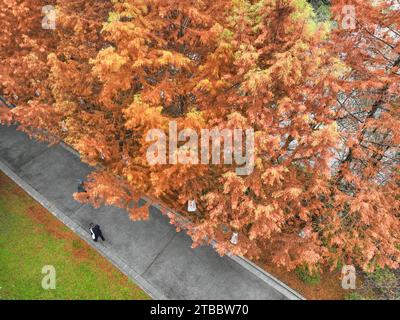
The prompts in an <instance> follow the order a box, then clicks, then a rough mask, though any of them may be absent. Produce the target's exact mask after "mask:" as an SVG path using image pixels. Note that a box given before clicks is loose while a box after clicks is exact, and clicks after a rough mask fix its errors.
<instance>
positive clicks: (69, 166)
mask: <svg viewBox="0 0 400 320" xmlns="http://www.w3.org/2000/svg"><path fill="white" fill-rule="evenodd" d="M0 170H2V171H4V172H5V173H6V174H8V175H9V176H10V177H12V178H13V179H14V181H16V182H17V183H18V184H19V185H20V186H22V187H23V188H24V189H25V190H26V191H27V192H28V193H30V194H31V196H33V197H34V198H35V199H36V200H38V201H39V202H40V203H41V204H42V205H44V206H45V207H46V208H47V209H49V210H50V211H51V212H52V213H53V214H54V215H56V216H57V217H58V218H59V219H60V220H62V221H63V222H64V223H65V224H66V225H67V226H69V227H70V228H71V229H73V230H74V231H75V232H76V233H77V234H79V235H80V236H81V237H82V238H84V239H85V240H86V241H88V242H89V243H90V244H91V245H92V246H93V247H95V248H96V249H97V250H98V251H99V252H100V253H101V254H103V255H104V256H105V257H107V258H108V259H109V260H110V261H111V262H112V263H114V264H115V265H116V266H117V267H118V268H120V269H121V271H123V272H124V273H125V274H127V275H128V276H130V277H131V278H132V279H133V280H134V281H135V282H137V283H138V284H139V285H140V286H141V287H142V288H144V289H145V290H146V291H147V292H148V293H149V294H150V295H151V296H152V297H153V298H156V299H221V300H230V299H301V298H302V297H301V296H300V295H298V294H297V293H296V292H294V291H293V290H291V289H290V288H288V287H287V286H285V285H284V284H283V283H281V282H279V280H277V279H275V278H273V277H272V276H270V275H269V274H267V273H265V272H264V271H262V270H261V269H259V268H257V267H256V266H254V265H252V264H251V263H249V262H248V261H247V260H245V259H243V258H240V257H227V256H225V257H222V258H221V257H220V256H219V255H218V254H217V253H216V252H215V251H214V250H213V248H212V247H209V246H202V247H200V248H197V249H191V240H190V238H189V237H188V236H187V235H186V234H185V233H184V232H181V233H177V232H176V231H175V228H174V227H173V226H171V225H170V224H169V221H168V219H167V218H166V217H165V216H163V215H162V214H161V213H160V211H159V210H158V209H156V208H155V207H152V208H151V218H150V220H149V221H145V222H132V221H130V220H129V218H128V215H127V214H126V212H124V211H123V210H120V209H117V208H114V207H102V208H100V209H98V210H96V209H94V208H92V207H90V206H87V205H82V204H80V203H78V202H76V201H75V200H74V199H73V198H72V194H73V193H74V192H76V187H77V180H78V179H80V178H84V177H85V176H86V175H87V174H88V173H89V172H90V171H91V169H90V168H89V167H88V166H87V165H85V164H83V163H82V162H80V160H79V158H78V157H77V156H76V155H74V154H73V153H71V152H70V151H68V150H67V149H65V148H64V147H62V146H60V145H58V146H53V147H50V148H49V147H48V146H46V145H44V144H41V143H38V142H35V141H32V140H30V139H29V138H28V137H27V136H26V135H25V134H23V133H21V132H18V131H17V130H16V129H15V128H14V127H5V126H1V125H0ZM92 221H93V222H95V223H98V224H99V225H101V226H102V229H103V233H104V236H105V238H106V242H104V243H102V242H99V243H93V242H92V241H91V239H90V236H89V234H88V231H87V228H88V225H89V223H90V222H92Z"/></svg>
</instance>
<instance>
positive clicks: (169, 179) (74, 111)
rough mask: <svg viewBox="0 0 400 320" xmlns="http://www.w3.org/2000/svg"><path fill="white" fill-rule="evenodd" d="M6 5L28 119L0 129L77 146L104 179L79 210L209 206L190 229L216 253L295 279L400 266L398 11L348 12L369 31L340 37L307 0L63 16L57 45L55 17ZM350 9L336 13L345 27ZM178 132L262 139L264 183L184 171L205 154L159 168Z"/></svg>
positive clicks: (183, 148) (79, 6)
mask: <svg viewBox="0 0 400 320" xmlns="http://www.w3.org/2000/svg"><path fill="white" fill-rule="evenodd" d="M6 2H7V6H6V7H3V8H1V9H0V10H2V11H0V12H2V15H3V16H6V15H8V16H7V18H6V19H3V21H0V25H1V26H2V28H3V29H4V30H7V32H5V33H4V35H3V34H2V37H3V38H4V39H3V42H4V43H6V44H8V46H2V47H1V51H0V57H1V58H2V61H7V62H8V63H6V64H4V65H3V63H2V65H1V67H0V68H1V69H0V70H1V71H2V82H1V83H0V86H1V87H0V88H1V90H2V92H3V93H4V94H5V95H6V96H7V97H8V98H9V99H10V101H12V102H13V103H15V104H16V105H17V108H16V109H14V110H13V111H12V112H2V113H1V114H0V117H1V119H2V121H3V122H5V121H7V122H10V121H14V122H18V123H19V124H20V128H21V129H22V130H24V131H26V132H28V133H29V134H31V135H34V136H36V137H37V138H40V139H47V140H49V141H52V142H54V141H57V140H58V139H63V140H65V141H67V142H68V143H69V144H71V145H72V146H73V147H74V148H75V149H77V150H78V151H79V153H80V154H81V157H82V159H83V160H84V161H85V162H87V163H88V164H90V165H92V166H95V167H96V168H95V171H94V172H93V173H92V174H91V175H90V176H89V177H88V181H87V182H86V184H85V186H86V189H87V194H85V195H82V194H77V195H76V198H77V199H78V200H80V201H82V202H89V203H92V204H93V205H95V206H100V205H101V204H104V203H106V204H112V205H116V206H119V207H121V208H124V209H126V210H127V211H128V212H129V214H130V217H131V218H132V219H133V220H140V219H146V218H147V217H148V210H147V209H148V204H147V205H146V206H144V207H141V208H138V199H139V198H140V197H141V196H143V195H150V196H155V197H157V198H161V199H163V200H165V201H167V203H168V204H169V205H170V206H171V207H173V208H175V209H178V210H180V209H182V206H183V205H184V204H185V203H186V202H187V201H188V200H191V199H195V200H196V203H197V206H198V211H197V212H196V213H193V214H189V213H186V214H185V217H186V218H187V219H188V220H189V221H190V222H191V224H190V225H189V226H188V227H189V230H188V232H189V234H190V235H191V236H192V238H193V241H194V246H196V245H199V244H202V243H204V242H207V241H208V242H209V241H211V240H212V239H218V243H217V245H216V249H217V250H218V251H219V252H220V253H221V254H224V253H226V252H228V251H230V252H233V253H236V254H247V255H248V256H252V257H258V256H260V255H261V254H265V253H267V254H268V258H269V259H270V260H271V261H273V262H274V263H275V264H277V265H281V266H284V267H286V268H288V269H293V268H295V267H296V266H299V265H303V264H307V265H309V266H310V267H312V268H315V267H317V266H324V265H329V266H331V267H334V266H336V265H337V263H338V262H346V263H355V264H357V265H359V266H361V267H362V268H364V269H368V268H373V267H374V266H376V265H379V266H390V267H398V263H399V257H400V252H399V250H398V245H399V230H400V228H399V216H398V212H399V210H398V209H399V195H398V181H399V171H398V149H396V147H397V146H398V142H399V137H398V134H399V133H398V113H396V111H397V109H398V90H399V87H398V81H396V80H397V79H398V76H399V75H398V70H399V68H398V65H399V63H398V62H399V60H398V59H399V58H398V54H399V47H398V36H399V34H400V32H399V26H398V23H399V21H398V16H399V15H397V16H396V15H395V14H393V12H394V11H396V12H398V10H399V9H398V8H396V7H391V6H390V1H387V2H380V3H376V2H375V4H372V2H369V1H350V2H351V4H353V5H354V6H355V8H356V12H357V14H356V19H357V23H356V28H355V29H351V30H348V29H342V28H339V29H336V30H333V31H332V32H330V28H329V24H320V23H318V24H317V23H315V22H314V21H315V20H316V19H315V16H314V13H313V10H312V8H311V6H310V5H309V4H307V1H305V0H263V1H249V0H235V1H231V0H221V1H211V0H203V1H190V0H186V1H183V0H171V1H163V0H146V1H144V0H124V1H111V2H109V1H101V2H100V1H82V0H75V1H68V2H65V1H60V2H59V3H58V2H56V4H58V6H57V7H56V8H57V28H56V30H51V31H50V30H45V31H43V30H40V20H41V18H42V16H41V15H40V12H41V8H40V5H43V4H42V2H40V1H22V2H21V1H19V2H18V3H17V2H15V3H14V1H6ZM347 2H349V1H347ZM392 2H393V1H392ZM393 3H394V2H393ZM345 4H348V3H344V2H342V1H333V7H332V14H333V16H336V17H337V19H338V21H339V27H341V19H342V18H343V11H342V9H343V6H344V5H345ZM25 8H29V9H31V10H32V11H33V12H34V14H33V17H34V18H32V20H31V19H26V17H27V16H28V14H27V13H26V9H25ZM23 14H25V16H23ZM13 23H14V24H15V25H17V26H18V27H17V28H13ZM13 36H15V37H17V38H18V39H19V38H21V41H20V42H19V43H20V44H15V43H14V42H12V41H11V38H12V37H13ZM25 43H29V47H28V49H26V50H25V49H24V48H23V47H21V44H24V46H26V44H25ZM13 46H14V47H13ZM14 52H16V53H17V54H19V55H21V57H23V58H21V59H18V58H16V57H17V56H16V55H15V54H14ZM26 57H29V58H26ZM31 69H32V72H27V71H29V70H31ZM3 70H4V71H3ZM24 83H30V84H31V85H30V86H27V85H24ZM15 96H18V100H16V99H14V98H15ZM13 99H14V100H13ZM396 108H397V109H396ZM171 123H174V124H176V126H177V129H178V130H181V129H187V128H191V129H193V130H195V131H196V132H200V130H201V129H213V128H218V129H220V130H223V129H238V128H242V129H249V128H251V129H253V130H254V132H255V148H254V158H255V166H254V170H253V171H252V172H250V173H249V175H243V176H239V175H237V172H236V169H237V163H231V164H200V163H198V161H195V160H193V159H194V158H195V157H191V158H190V159H191V161H189V163H188V164H181V163H173V162H174V161H171V159H173V158H174V156H175V155H180V156H182V155H185V154H187V153H189V154H191V155H196V152H194V151H195V150H194V149H197V148H196V147H200V146H199V143H198V142H197V145H193V144H191V145H190V144H189V142H190V141H188V142H186V141H179V142H178V146H179V148H178V149H177V150H176V152H175V153H174V152H173V150H172V151H171V149H170V148H169V147H167V150H166V151H167V152H172V155H167V158H168V160H169V163H168V164H157V165H151V164H150V163H149V161H148V159H147V157H146V156H147V151H148V150H149V147H151V145H152V143H153V141H148V139H146V138H147V134H148V132H150V130H152V129H161V130H163V131H165V133H166V137H167V138H174V137H173V136H172V135H171V134H170V133H169V126H170V124H171ZM396 129H397V130H396ZM183 140H184V139H183ZM224 145H225V149H229V144H228V145H227V144H225V143H224ZM230 151H231V152H232V151H233V150H230ZM193 152H194V153H193ZM396 152H397V153H396ZM171 162H172V163H171ZM170 217H171V222H173V223H176V224H177V227H178V228H179V221H178V219H177V217H176V216H175V215H174V214H170ZM221 229H223V230H225V231H228V235H231V234H232V232H237V233H238V234H239V238H238V243H237V244H235V245H234V244H232V243H231V242H230V241H229V240H230V239H229V236H228V237H221V236H220V233H221Z"/></svg>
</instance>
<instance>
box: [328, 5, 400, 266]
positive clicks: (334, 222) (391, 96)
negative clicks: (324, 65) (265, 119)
mask: <svg viewBox="0 0 400 320" xmlns="http://www.w3.org/2000/svg"><path fill="white" fill-rule="evenodd" d="M345 5H347V6H349V5H350V6H353V8H354V10H350V13H351V14H353V13H354V14H355V15H354V17H352V16H350V17H349V16H348V18H349V19H350V20H348V21H347V23H348V24H349V25H350V28H338V29H336V30H335V32H334V33H333V35H332V39H331V40H332V43H333V50H332V51H335V52H337V55H340V56H341V58H342V60H343V62H344V63H345V64H346V66H347V67H348V70H347V71H346V72H345V74H344V75H343V76H342V77H341V79H340V81H339V82H338V83H337V85H338V90H339V95H338V99H337V106H336V107H335V118H336V120H337V123H338V127H339V131H340V144H339V146H340V147H339V149H338V154H337V155H336V157H335V160H334V161H333V169H334V170H333V171H334V172H333V173H334V174H333V177H332V180H331V186H330V189H331V199H332V200H331V203H330V206H331V207H332V210H334V211H335V212H336V213H337V214H336V215H333V214H329V215H328V216H325V217H324V222H323V223H322V224H323V225H324V227H325V228H324V231H323V233H324V237H326V239H327V242H328V243H329V246H330V247H331V251H332V252H334V255H336V257H335V258H337V259H341V258H343V256H345V257H346V258H347V259H349V260H351V261H353V262H354V261H356V263H357V264H358V265H361V266H362V267H363V268H364V269H366V270H368V269H369V268H374V266H375V265H379V266H384V265H387V266H389V267H392V268H398V266H399V240H400V225H399V212H400V211H399V209H400V207H399V205H400V202H399V196H400V194H399V181H400V180H399V160H400V153H399V152H400V149H399V143H400V131H399V128H400V122H399V120H400V118H399V103H400V98H399V97H400V81H399V80H400V78H399V77H400V72H399V70H400V7H399V3H398V1H333V7H332V12H333V14H334V15H335V16H340V15H341V14H342V12H343V7H344V6H345ZM339 23H340V21H339ZM358 252H362V254H357V253H358ZM339 257H340V258H339Z"/></svg>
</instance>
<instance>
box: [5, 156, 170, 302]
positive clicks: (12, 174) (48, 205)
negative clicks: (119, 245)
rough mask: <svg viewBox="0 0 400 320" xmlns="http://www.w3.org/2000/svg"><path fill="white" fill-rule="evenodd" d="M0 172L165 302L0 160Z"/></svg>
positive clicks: (143, 287)
mask: <svg viewBox="0 0 400 320" xmlns="http://www.w3.org/2000/svg"><path fill="white" fill-rule="evenodd" d="M0 171H2V172H4V174H5V175H6V176H8V177H9V178H10V179H11V180H12V181H14V182H15V183H16V184H17V185H18V186H19V187H21V188H22V189H23V190H24V191H25V192H26V193H28V194H29V195H30V196H31V197H32V198H33V199H34V200H35V201H37V202H38V203H39V204H40V205H42V206H43V207H44V208H45V209H47V210H48V211H49V212H51V213H52V214H53V215H54V216H55V217H56V218H57V219H58V220H60V221H61V222H62V223H64V224H65V225H66V226H67V227H68V228H69V229H71V230H72V231H73V232H74V233H76V234H77V235H78V236H79V237H80V238H81V239H82V240H84V241H85V242H86V243H87V244H89V245H90V246H91V247H92V248H93V249H95V250H96V251H98V252H99V253H100V254H101V255H102V256H103V257H104V258H106V259H107V260H109V261H110V262H111V263H112V264H113V265H114V266H115V267H116V268H118V269H119V270H120V271H121V272H122V273H123V274H125V275H126V276H127V277H128V278H131V279H133V280H134V281H135V282H136V284H137V285H138V286H139V287H140V288H141V289H143V291H145V292H146V293H147V294H148V295H149V296H150V297H151V298H153V299H154V300H167V298H166V297H165V296H164V295H163V294H162V293H161V292H160V291H159V290H157V289H156V288H154V287H153V286H152V285H151V284H150V283H149V282H148V281H146V280H145V279H144V278H143V277H142V276H141V275H140V274H138V273H137V272H136V271H134V270H133V269H132V268H130V267H129V265H128V264H127V263H126V262H125V261H123V260H122V259H121V258H119V257H118V256H116V255H115V254H114V253H113V252H112V251H111V250H110V249H109V248H108V247H107V245H106V244H100V243H94V242H93V240H92V238H91V237H90V235H89V232H88V231H85V229H84V228H83V227H82V226H81V225H79V224H77V223H76V222H74V221H73V220H71V218H69V217H68V216H67V215H65V214H64V213H63V212H62V211H61V210H59V209H58V208H56V206H55V205H54V204H52V203H51V202H49V201H48V200H47V199H45V198H44V197H43V196H42V195H41V194H40V193H39V192H37V191H36V190H35V189H34V188H33V187H32V186H31V185H30V184H28V183H27V182H25V181H24V180H23V179H21V178H20V177H19V176H18V175H17V174H16V173H15V172H14V171H12V170H11V169H10V168H9V167H8V166H7V165H6V164H4V163H3V162H2V161H1V160H0Z"/></svg>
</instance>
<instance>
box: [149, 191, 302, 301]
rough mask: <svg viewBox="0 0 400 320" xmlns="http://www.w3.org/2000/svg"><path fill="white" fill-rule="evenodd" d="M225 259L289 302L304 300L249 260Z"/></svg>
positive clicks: (152, 202)
mask: <svg viewBox="0 0 400 320" xmlns="http://www.w3.org/2000/svg"><path fill="white" fill-rule="evenodd" d="M144 200H146V201H147V202H149V203H151V205H152V206H153V207H155V208H157V209H159V210H160V211H162V210H163V209H165V210H167V211H168V212H171V213H173V214H174V215H176V216H177V217H179V218H180V219H183V220H185V221H187V219H186V218H185V217H183V216H182V215H181V214H179V213H178V212H176V211H175V210H172V209H170V208H167V207H165V206H163V205H161V204H155V203H154V201H155V200H154V201H153V200H152V199H150V198H148V197H144ZM181 227H182V228H184V226H181ZM216 243H217V242H216V241H214V240H213V241H211V245H212V246H213V247H214V246H215V245H216ZM226 257H228V258H229V259H231V260H233V261H235V262H236V263H238V264H239V265H240V266H241V267H242V268H244V269H246V270H247V271H248V272H250V273H252V274H253V275H255V276H256V277H257V278H259V279H260V280H262V281H264V282H265V283H267V284H268V285H269V286H271V287H272V288H274V289H275V290H276V291H278V292H280V293H281V294H282V295H283V296H284V297H286V298H288V299H289V300H306V298H304V297H303V296H302V295H301V294H299V293H298V292H296V291H295V290H293V289H292V288H290V287H289V286H288V285H286V284H285V283H283V282H282V281H280V280H279V279H277V278H275V277H274V276H273V275H271V274H270V273H268V272H266V271H265V270H264V269H262V268H260V267H259V266H257V265H256V264H254V263H253V262H251V261H250V260H248V259H246V258H244V257H241V256H236V255H232V254H228V255H226Z"/></svg>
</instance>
